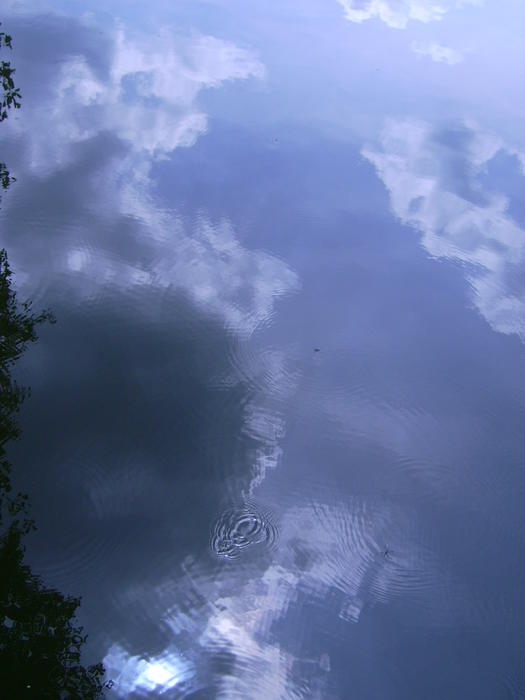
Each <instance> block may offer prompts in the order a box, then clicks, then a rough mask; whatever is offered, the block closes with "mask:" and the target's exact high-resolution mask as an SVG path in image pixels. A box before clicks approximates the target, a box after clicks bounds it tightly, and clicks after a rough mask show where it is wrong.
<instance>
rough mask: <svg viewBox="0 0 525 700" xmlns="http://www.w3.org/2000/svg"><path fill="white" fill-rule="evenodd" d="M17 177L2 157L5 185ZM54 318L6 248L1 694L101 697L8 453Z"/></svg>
mask: <svg viewBox="0 0 525 700" xmlns="http://www.w3.org/2000/svg"><path fill="white" fill-rule="evenodd" d="M2 46H7V47H8V48H11V37H10V36H9V35H8V34H5V33H4V32H0V48H1V47H2ZM13 73H14V69H12V68H11V66H10V64H9V62H7V61H2V62H1V63H0V81H1V85H2V90H3V95H2V96H1V98H0V99H1V102H0V121H3V120H4V119H6V118H7V116H8V110H9V109H11V108H12V107H14V108H15V109H18V108H19V107H20V92H19V90H18V89H17V88H15V85H14V82H13V77H12V76H13ZM13 180H14V178H13V177H11V176H10V175H9V172H8V171H7V169H6V166H5V164H4V163H0V182H1V184H2V187H3V188H4V189H5V188H6V187H8V186H9V185H10V183H11V182H13ZM54 320H55V319H54V318H53V315H52V314H51V313H50V312H49V311H42V312H40V313H38V314H35V313H34V312H33V310H32V307H31V302H23V303H19V301H18V299H17V295H16V292H15V291H14V289H13V286H12V272H11V269H10V267H9V261H8V258H7V252H6V251H5V250H4V249H2V250H0V697H1V698H6V700H7V699H9V700H17V698H38V699H39V700H48V699H49V700H96V699H98V698H103V697H104V689H105V688H108V687H110V686H111V684H110V683H105V682H104V667H103V666H102V664H101V663H99V664H95V665H93V666H87V667H86V666H84V665H82V663H81V649H82V646H83V645H84V643H85V641H86V635H84V634H83V628H82V627H80V626H79V625H77V624H76V621H75V613H76V610H77V608H78V606H79V605H80V599H79V598H72V597H70V596H65V595H63V594H62V593H61V592H60V591H57V590H55V589H52V588H48V587H46V585H45V584H44V582H43V581H42V579H41V578H40V577H39V576H37V575H35V574H33V573H32V571H31V569H30V567H29V566H28V565H27V564H26V563H24V553H25V548H24V544H23V541H22V539H23V537H25V536H26V535H27V534H28V533H29V532H31V531H32V530H34V529H36V527H35V524H34V521H33V520H32V519H31V518H30V517H29V508H28V502H27V496H26V495H25V494H22V493H16V494H13V489H12V480H11V476H12V468H11V464H10V463H9V460H8V458H7V454H6V446H7V444H8V443H9V442H10V441H13V440H16V439H18V437H19V435H20V428H19V425H18V412H19V410H20V406H21V405H22V403H23V401H24V400H25V399H26V398H27V397H28V395H29V389H28V388H27V387H23V386H20V385H19V384H18V383H17V382H16V380H15V379H13V377H12V370H13V367H14V365H15V363H16V362H17V360H19V359H20V357H21V356H22V355H23V353H24V352H25V350H26V349H27V347H28V345H29V344H30V343H34V342H35V341H36V340H37V332H36V331H37V327H38V326H39V325H40V324H41V323H44V322H51V323H54Z"/></svg>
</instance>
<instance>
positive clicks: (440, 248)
mask: <svg viewBox="0 0 525 700" xmlns="http://www.w3.org/2000/svg"><path fill="white" fill-rule="evenodd" d="M499 153H506V154H507V155H511V156H513V157H514V158H516V159H518V161H519V154H518V153H516V152H515V151H513V149H511V148H509V147H508V146H507V145H506V144H505V143H504V142H503V141H502V140H501V139H500V138H498V137H497V136H494V135H491V134H489V133H487V132H484V131H483V130H481V129H480V128H478V127H477V126H476V125H475V124H463V125H461V126H460V127H454V128H451V129H447V128H438V127H434V126H432V125H430V124H428V123H426V122H420V121H414V120H403V121H395V120H392V121H389V122H388V123H387V125H386V127H385V129H384V130H383V133H382V135H381V138H380V145H379V146H378V147H369V148H365V149H363V155H364V156H365V158H367V159H368V160H369V161H370V162H371V163H372V164H373V165H374V166H375V168H376V171H377V174H378V175H379V177H380V178H381V180H382V181H383V182H384V184H385V187H386V188H387V190H388V192H389V194H390V202H391V206H392V209H393V211H394V213H395V215H396V216H397V217H398V218H399V219H400V220H401V221H402V222H403V223H404V224H407V225H409V226H413V227H414V228H416V229H417V230H419V231H421V233H422V239H421V240H422V244H423V246H424V247H425V249H426V250H427V251H428V253H429V254H430V255H432V256H433V257H436V258H448V259H451V260H456V261H458V262H460V263H461V264H462V265H464V266H465V275H466V277H467V279H468V281H469V284H470V287H471V289H472V294H473V299H474V303H475V304H476V307H477V308H478V310H479V311H480V313H481V314H482V315H483V316H484V317H485V319H486V320H487V321H488V322H489V323H490V325H491V326H492V328H494V330H497V331H500V332H502V333H515V334H517V335H518V336H519V337H520V338H521V339H522V340H524V341H525V289H524V288H523V285H521V286H520V285H516V284H513V283H512V280H513V279H515V278H516V276H517V275H518V274H521V276H522V278H523V276H524V274H525V229H523V228H522V227H520V225H519V224H518V223H517V222H516V221H515V220H514V218H513V217H512V216H511V215H510V213H509V203H510V200H509V197H508V196H507V195H506V194H505V193H503V192H500V191H497V190H494V189H490V188H489V187H487V186H486V185H485V184H483V181H482V176H483V175H484V174H485V173H486V172H487V171H489V170H490V166H491V162H492V161H493V159H494V158H495V157H496V156H497V155H498V154H499ZM518 271H520V273H518Z"/></svg>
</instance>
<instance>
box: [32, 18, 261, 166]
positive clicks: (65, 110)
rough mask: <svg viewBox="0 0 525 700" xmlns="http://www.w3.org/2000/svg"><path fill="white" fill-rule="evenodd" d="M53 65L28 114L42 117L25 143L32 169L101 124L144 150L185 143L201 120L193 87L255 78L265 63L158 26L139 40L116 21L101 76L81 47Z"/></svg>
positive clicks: (63, 154)
mask: <svg viewBox="0 0 525 700" xmlns="http://www.w3.org/2000/svg"><path fill="white" fill-rule="evenodd" d="M54 72H55V73H56V75H55V79H54V81H53V83H52V85H50V89H49V92H50V100H49V104H48V105H47V109H45V110H42V109H41V107H42V105H40V109H39V110H38V115H34V116H35V117H36V116H38V117H40V118H43V119H44V123H40V126H39V129H38V130H37V132H38V133H39V134H40V135H41V138H33V140H32V144H31V145H32V147H33V153H32V162H31V164H32V167H33V168H34V169H38V170H41V169H42V167H45V166H47V165H48V164H49V163H50V162H51V163H56V162H57V161H58V162H60V161H63V160H64V159H65V158H67V156H68V154H70V152H71V146H72V145H73V144H74V143H77V142H79V141H84V140H87V139H89V138H92V137H93V136H95V135H96V134H99V133H103V132H106V131H109V132H111V133H113V134H115V135H116V136H118V137H119V138H120V139H122V140H124V141H125V142H126V143H127V144H128V145H129V146H131V148H132V149H133V151H135V152H138V153H140V152H143V153H146V154H149V155H150V156H151V155H154V156H157V157H159V156H160V157H161V156H163V155H166V154H167V153H170V152H171V151H173V150H174V149H175V148H177V147H179V146H191V145H192V144H194V143H195V141H196V139H197V138H198V136H199V135H200V134H202V133H204V132H205V131H206V129H207V124H208V119H207V115H206V114H205V113H204V112H203V111H202V110H201V109H200V108H199V107H198V105H197V98H198V96H199V93H200V92H201V91H202V90H204V89H207V88H218V87H220V86H221V85H222V84H223V83H225V82H227V81H230V80H242V79H247V78H250V77H252V78H262V77H263V76H264V74H265V69H264V66H263V65H262V64H261V63H260V62H259V61H258V60H257V59H256V58H255V56H253V55H252V54H251V53H250V52H249V51H246V50H244V49H241V48H238V47H237V46H235V45H234V44H231V43H229V42H226V41H222V40H220V39H216V38H215V37H212V36H196V37H194V38H193V39H187V38H184V39H183V38H181V37H179V36H178V35H177V34H176V33H175V32H174V31H172V30H170V29H167V28H164V29H162V30H161V31H160V32H159V33H158V35H156V36H155V37H154V38H149V39H147V40H145V39H143V38H141V39H139V38H131V37H130V36H128V35H127V33H126V32H125V30H124V29H122V28H119V29H118V30H117V31H116V32H115V33H114V35H113V37H112V59H111V63H110V67H109V75H107V76H101V75H100V74H99V73H97V71H96V70H95V69H94V67H93V66H92V65H90V63H89V61H88V58H87V57H86V56H84V55H82V54H76V55H68V56H65V57H64V58H63V59H61V60H60V61H59V63H58V67H57V66H54ZM46 120H49V124H47V125H46V123H45V122H46ZM46 127H48V128H46Z"/></svg>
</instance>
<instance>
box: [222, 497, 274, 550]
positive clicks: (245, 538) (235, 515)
mask: <svg viewBox="0 0 525 700" xmlns="http://www.w3.org/2000/svg"><path fill="white" fill-rule="evenodd" d="M276 540H277V528H276V526H275V524H274V523H273V519H272V518H271V516H270V515H269V514H268V513H266V512H263V511H262V510H260V509H259V508H257V507H256V506H254V505H253V504H252V503H244V504H242V505H240V506H236V507H233V508H229V509H228V510H226V511H224V512H223V513H222V514H221V515H220V517H219V518H218V519H217V521H216V522H215V525H214V527H213V530H212V536H211V548H212V550H213V551H214V552H215V554H216V555H217V556H219V557H225V558H226V559H236V558H237V557H238V556H240V554H241V552H242V551H243V550H244V549H246V548H247V547H252V546H254V545H262V546H264V547H267V548H269V547H272V546H273V545H274V544H275V542H276Z"/></svg>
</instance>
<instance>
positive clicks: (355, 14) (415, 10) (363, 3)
mask: <svg viewBox="0 0 525 700" xmlns="http://www.w3.org/2000/svg"><path fill="white" fill-rule="evenodd" d="M337 1H338V2H339V4H340V5H342V6H343V8H344V11H345V16H346V19H348V20H350V21H351V22H364V21H366V20H369V19H376V18H377V19H379V20H381V21H382V22H384V23H385V24H387V25H388V26H389V27H393V28H395V29H404V28H405V27H406V26H407V24H408V22H409V21H411V20H414V21H417V22H425V23H427V22H436V21H439V20H441V19H442V18H443V17H444V16H445V15H446V14H447V12H449V11H450V10H453V9H455V8H458V7H461V6H462V5H467V4H476V5H477V4H480V0H441V2H433V0H337Z"/></svg>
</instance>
